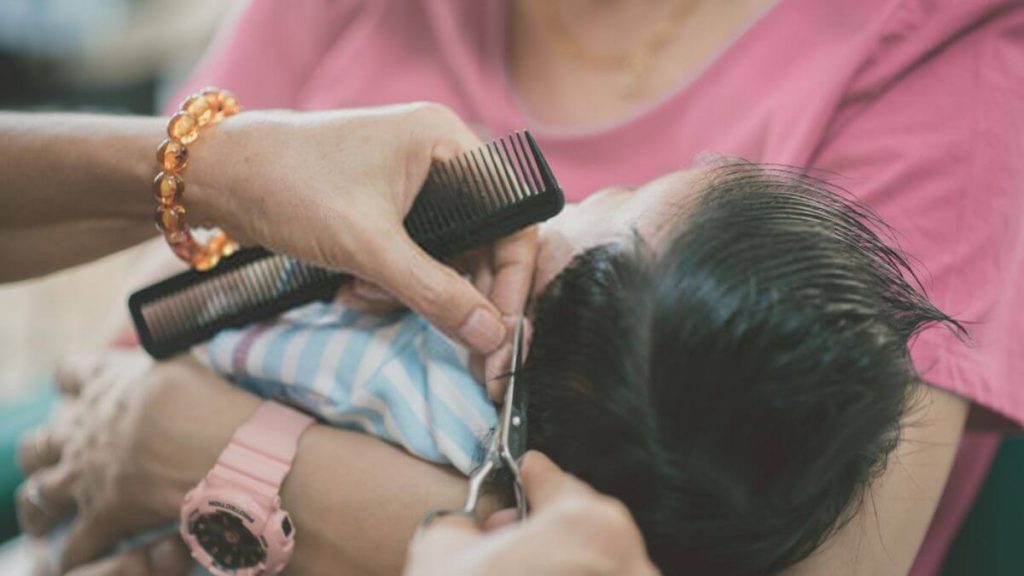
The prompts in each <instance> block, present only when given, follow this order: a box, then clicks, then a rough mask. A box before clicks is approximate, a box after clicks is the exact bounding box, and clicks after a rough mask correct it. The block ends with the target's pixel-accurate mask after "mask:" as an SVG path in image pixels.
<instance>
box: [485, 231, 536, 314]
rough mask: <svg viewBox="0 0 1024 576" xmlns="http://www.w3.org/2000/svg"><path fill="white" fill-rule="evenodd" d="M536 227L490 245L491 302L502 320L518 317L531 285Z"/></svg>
mask: <svg viewBox="0 0 1024 576" xmlns="http://www.w3.org/2000/svg"><path fill="white" fill-rule="evenodd" d="M537 238H538V227H537V226H536V225H534V226H530V227H529V228H524V229H523V230H520V231H519V232H516V233H515V234H512V235H511V236H507V237H505V238H502V239H501V240H498V241H497V242H495V244H494V264H493V266H494V280H493V284H492V287H491V293H490V297H491V301H492V302H494V305H495V306H497V307H498V310H500V311H501V313H502V315H504V316H519V315H521V314H522V313H523V309H524V308H525V307H526V300H527V297H528V295H529V293H530V287H531V285H532V284H533V271H534V265H535V264H536V262H537Z"/></svg>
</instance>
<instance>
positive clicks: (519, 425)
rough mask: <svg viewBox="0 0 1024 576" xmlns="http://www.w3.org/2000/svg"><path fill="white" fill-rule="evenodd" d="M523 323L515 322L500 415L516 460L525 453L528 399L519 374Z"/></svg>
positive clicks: (521, 320) (510, 451) (524, 385)
mask: <svg viewBox="0 0 1024 576" xmlns="http://www.w3.org/2000/svg"><path fill="white" fill-rule="evenodd" d="M523 324H524V320H523V318H522V317H520V318H519V323H518V324H516V333H515V341H514V342H513V344H512V365H511V375H510V376H509V379H508V390H506V393H505V406H503V407H502V416H503V417H505V418H507V420H506V421H505V430H506V431H507V436H506V444H507V446H508V450H509V454H510V455H511V456H512V458H513V459H516V460H518V459H519V457H521V456H522V455H523V454H525V453H526V430H527V429H526V424H527V422H526V405H527V402H528V401H529V388H528V386H527V385H526V382H525V381H524V380H523V378H522V376H521V374H520V369H521V368H522V357H523V356H522V355H523V337H524V335H523Z"/></svg>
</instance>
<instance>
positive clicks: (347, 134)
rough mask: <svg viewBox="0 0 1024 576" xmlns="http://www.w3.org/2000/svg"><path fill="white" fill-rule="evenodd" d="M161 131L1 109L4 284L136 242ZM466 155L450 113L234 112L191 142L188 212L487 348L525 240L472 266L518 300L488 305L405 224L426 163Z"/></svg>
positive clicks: (525, 252) (118, 121)
mask: <svg viewBox="0 0 1024 576" xmlns="http://www.w3.org/2000/svg"><path fill="white" fill-rule="evenodd" d="M160 132H161V129H160V121H159V120H154V119H144V118H117V117H110V116H92V117H90V116H76V115H45V116H38V115H33V114H4V115H0V143H2V144H0V158H3V161H2V162H3V163H2V164H0V169H2V170H3V176H4V178H3V184H2V185H0V214H2V216H0V246H2V248H0V263H2V264H3V266H0V269H2V270H3V271H4V272H2V273H0V274H3V275H4V276H0V279H16V278H22V277H26V276H29V275H32V274H39V273H43V272H47V271H50V270H53V269H55V268H58V267H62V266H67V265H71V264H74V263H78V262H82V261H86V260H89V259H92V258H95V257H97V256H100V255H102V254H105V253H108V252H111V251H114V250H117V249H119V248H123V247H125V246H128V245H131V244H132V243H135V242H138V241H140V240H142V239H143V238H145V237H147V236H148V234H147V232H146V229H147V228H148V227H149V226H150V224H149V223H150V222H152V217H151V216H150V214H152V210H153V207H154V206H155V203H156V201H155V200H154V199H153V198H152V195H151V194H150V193H149V192H148V191H149V190H150V187H151V185H150V181H151V178H152V176H151V173H153V172H155V165H156V162H155V160H154V157H153V154H152V151H153V150H154V149H155V148H154V147H155V146H156V144H157V143H158V142H160V140H161V136H160ZM477 145H479V142H478V141H477V139H476V138H475V136H473V134H472V133H471V132H470V131H469V129H468V128H467V127H466V126H465V125H464V124H463V123H462V121H461V120H460V119H459V118H458V117H457V116H456V115H455V114H454V113H452V112H451V111H450V110H448V109H447V108H445V107H443V106H439V105H435V104H405V105H395V106H387V107H381V108H366V109H349V110H336V111H327V112H306V113H299V112H281V111H252V112H243V113H242V114H239V115H237V116H234V117H232V118H229V119H228V120H226V121H224V122H223V123H222V124H221V125H218V126H213V127H208V128H205V129H204V130H203V133H202V134H201V136H200V139H199V140H198V141H197V142H195V143H193V144H192V145H190V146H189V153H190V160H189V164H188V166H187V168H186V170H185V184H186V190H185V193H184V204H185V206H186V209H187V210H188V211H189V221H190V222H191V223H193V224H196V223H198V224H215V225H217V226H220V227H222V228H224V229H226V230H227V231H228V232H229V233H230V234H231V235H232V236H233V237H235V238H236V239H238V240H239V241H240V242H242V243H253V244H260V245H262V246H265V247H267V248H269V249H271V250H274V251H276V252H280V253H284V254H289V255H292V256H295V257H297V258H300V259H302V260H305V261H308V262H311V263H314V264H318V265H321V266H324V267H327V268H332V269H336V270H342V271H346V272H350V273H352V274H354V275H356V276H358V277H360V278H363V279H365V280H368V281H370V282H372V283H375V284H378V285H380V286H382V287H383V288H385V289H386V290H388V291H389V292H391V293H393V294H394V295H395V296H396V297H397V298H398V299H399V300H401V301H402V302H403V303H405V304H406V305H408V306H409V307H410V308H412V309H414V310H416V311H417V312H419V313H421V314H422V315H423V316H425V317H426V318H427V319H429V320H430V321H431V322H432V323H433V324H435V325H436V326H437V327H438V328H440V329H441V330H443V331H445V332H446V333H447V334H449V335H450V336H451V337H453V338H456V339H458V340H460V341H461V342H463V343H465V344H466V345H468V346H469V347H470V348H472V349H474V350H475V351H477V352H480V353H489V352H491V351H493V350H494V349H495V348H497V347H498V345H500V344H501V343H502V342H503V340H504V336H505V333H506V329H505V327H504V325H503V322H502V319H501V316H502V314H503V313H504V314H514V313H516V312H517V311H518V310H521V309H522V306H523V303H524V302H525V299H526V298H525V296H526V292H527V291H528V289H529V283H530V278H531V277H530V275H529V274H528V273H524V272H525V271H531V270H532V269H533V253H534V250H533V249H532V247H533V246H534V245H535V242H536V235H535V234H532V233H525V232H524V233H520V234H517V235H514V236H512V237H509V238H508V239H505V240H503V241H499V242H498V243H496V244H495V245H494V246H493V247H492V248H490V249H489V250H487V251H486V255H485V256H484V257H483V258H482V259H484V260H486V261H487V262H485V266H492V267H493V268H494V269H495V270H496V272H495V287H493V288H491V290H490V294H489V296H490V297H491V298H494V299H495V301H498V300H499V298H497V297H496V295H498V294H505V295H508V294H512V295H513V296H514V297H513V298H505V299H504V300H505V302H506V303H505V304H503V305H502V306H501V307H500V308H499V306H497V305H496V304H495V303H494V302H492V301H491V300H489V299H488V297H487V296H485V295H484V294H482V293H481V292H479V291H478V290H476V289H475V288H474V287H473V285H472V284H471V283H470V282H469V281H468V280H466V279H465V278H463V277H462V276H461V275H460V274H459V273H458V272H456V271H455V270H453V269H452V268H450V267H448V266H445V265H443V264H441V263H439V262H437V261H436V260H434V259H433V258H431V257H430V256H429V255H428V254H427V253H426V252H424V251H423V250H422V249H420V248H419V247H418V246H417V245H416V244H415V243H414V242H413V241H412V240H411V239H410V238H409V235H408V234H407V233H406V231H405V229H404V227H403V225H402V222H403V220H404V218H405V215H406V213H407V212H408V211H409V209H410V207H411V206H412V203H413V200H414V199H415V197H416V194H418V192H419V190H420V188H421V186H422V183H423V181H424V180H425V179H426V176H427V172H428V170H429V169H430V166H431V165H432V163H434V162H436V161H443V160H446V159H448V158H451V157H453V156H456V155H458V154H460V153H462V152H463V151H465V150H468V149H470V148H473V147H475V146H477ZM510 261H511V265H509V262H510ZM498 286H501V287H502V288H501V289H500V290H499V289H498ZM509 303H510V304H509Z"/></svg>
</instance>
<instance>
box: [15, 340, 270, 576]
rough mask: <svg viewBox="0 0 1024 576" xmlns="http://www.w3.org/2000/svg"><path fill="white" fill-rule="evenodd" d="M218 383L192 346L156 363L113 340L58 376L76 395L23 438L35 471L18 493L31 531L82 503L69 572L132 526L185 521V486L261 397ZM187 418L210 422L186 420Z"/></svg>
mask: <svg viewBox="0 0 1024 576" xmlns="http://www.w3.org/2000/svg"><path fill="white" fill-rule="evenodd" d="M215 385H217V383H216V382H211V381H210V378H209V376H208V375H207V374H206V371H205V369H204V368H203V367H202V366H201V365H199V364H198V363H197V362H196V361H195V360H193V359H192V358H190V357H188V356H182V357H180V358H177V359H174V360H171V361H168V362H162V363H157V364H154V363H153V362H152V361H151V360H150V359H149V358H148V357H146V356H145V354H144V353H142V352H141V351H135V350H133V351H128V350H110V351H105V352H102V353H98V354H92V355H86V356H79V357H76V358H74V359H73V360H71V361H68V362H66V363H65V364H64V365H62V367H61V369H60V370H59V371H58V386H59V387H60V388H61V390H62V392H64V393H65V394H66V395H67V396H69V397H70V398H71V400H70V401H69V402H68V407H67V408H66V409H65V410H63V411H62V412H63V413H62V414H60V419H59V420H58V421H57V422H55V423H53V424H51V425H49V426H47V427H44V428H43V429H41V430H39V431H37V432H36V433H35V434H34V435H32V436H30V437H29V438H27V439H26V440H25V441H24V442H23V443H22V446H21V449H20V456H21V462H22V466H23V467H24V469H25V472H26V474H28V475H29V478H28V479H27V480H26V482H25V484H24V485H23V486H22V488H21V489H20V490H19V494H18V499H17V505H18V512H19V519H20V521H21V524H22V527H23V529H24V530H25V532H26V533H28V534H30V535H42V534H45V533H47V532H49V531H50V530H51V529H52V528H53V527H55V526H56V525H57V524H58V523H59V522H61V521H63V520H64V519H66V518H68V517H70V516H71V514H72V513H74V520H73V521H72V524H71V530H70V534H69V536H68V539H67V541H66V544H65V548H64V550H63V554H62V559H61V573H64V572H66V571H68V570H71V569H73V568H76V567H79V566H82V565H84V564H86V563H87V562H90V561H92V560H94V559H95V558H98V557H100V556H103V555H104V554H106V553H107V552H109V551H111V550H112V549H113V547H114V546H115V545H116V544H117V543H119V542H120V541H122V540H123V539H124V538H126V537H128V536H131V535H133V534H136V533H139V532H142V531H144V530H146V529H149V528H153V527H157V526H161V525H164V524H166V523H169V522H174V521H177V519H178V514H179V510H180V506H181V501H182V499H183V498H184V496H185V493H186V492H187V491H188V490H189V489H190V488H191V487H192V486H194V485H195V483H196V482H198V481H199V479H200V478H202V477H203V475H204V474H206V472H207V471H209V469H210V467H211V466H213V463H214V462H215V461H216V459H217V454H218V453H219V451H220V450H221V449H222V448H223V447H224V446H225V445H226V444H227V442H228V439H229V438H230V436H231V433H232V432H233V430H234V427H236V426H237V423H240V422H242V421H244V420H245V419H246V418H248V415H249V414H251V413H252V411H254V410H255V409H256V407H257V406H258V404H259V400H258V399H257V398H255V397H253V396H251V395H249V394H246V393H244V392H242V391H240V390H237V389H234V388H232V387H231V386H229V385H228V384H226V383H223V384H222V385H223V387H224V389H225V390H226V391H227V393H225V394H216V395H211V394H210V393H209V390H208V389H209V388H210V387H211V386H215ZM183 418H195V419H196V420H195V421H200V422H206V423H205V424H204V425H203V426H194V425H193V426H182V425H181V423H182V419H183ZM210 422H214V423H210ZM219 422H224V423H226V425H225V426H221V425H220V424H219ZM146 550H149V549H146ZM144 556H146V557H148V552H146V554H145V555H144V554H143V552H142V551H136V552H130V553H124V554H122V555H121V556H119V557H118V558H119V559H118V560H116V561H115V560H109V561H104V562H102V563H100V564H98V566H100V567H103V566H107V567H117V566H119V565H120V563H127V564H126V565H133V563H138V562H140V561H141V560H144V559H146V558H144ZM147 561H149V560H147ZM89 569H90V570H92V569H97V570H98V569H99V568H95V566H92V565H90V567H89ZM111 569H113V568H111ZM85 573H86V574H91V572H85ZM102 573H103V572H98V574H102ZM131 573H134V572H131ZM154 573H155V574H162V573H161V572H154Z"/></svg>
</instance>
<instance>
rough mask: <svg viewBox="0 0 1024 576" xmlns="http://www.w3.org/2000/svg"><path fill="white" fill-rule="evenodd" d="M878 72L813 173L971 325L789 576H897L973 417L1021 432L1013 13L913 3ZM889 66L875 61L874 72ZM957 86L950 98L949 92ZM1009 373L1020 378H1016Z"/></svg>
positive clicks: (941, 353) (920, 349)
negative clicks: (844, 192)
mask: <svg viewBox="0 0 1024 576" xmlns="http://www.w3.org/2000/svg"><path fill="white" fill-rule="evenodd" d="M906 7H907V8H908V9H909V12H907V13H905V14H904V15H903V16H907V17H910V18H911V19H912V21H913V22H914V24H913V26H907V21H905V20H901V19H894V20H893V23H894V26H895V27H896V29H895V30H892V31H891V32H892V34H891V35H888V36H885V35H883V37H884V38H885V40H884V48H883V49H882V52H881V55H880V57H879V58H878V59H877V61H876V62H874V63H873V64H874V65H867V66H865V67H864V68H863V69H862V70H861V71H860V73H859V74H858V75H857V76H855V77H854V78H853V79H852V80H851V82H850V87H849V94H850V96H849V98H848V102H844V103H843V106H842V107H841V109H840V111H839V113H838V117H837V118H836V119H835V121H834V122H833V124H834V127H833V128H832V129H830V131H829V133H827V134H826V135H825V137H824V140H823V142H822V144H821V146H820V149H819V150H818V151H817V152H816V154H815V156H814V157H813V158H812V163H813V164H814V165H815V166H818V167H821V168H824V169H826V170H829V171H831V172H834V173H839V174H843V175H844V176H848V177H850V178H851V180H850V181H851V182H855V184H851V186H854V188H853V189H854V190H855V191H856V192H857V194H858V195H859V196H861V197H862V199H863V200H865V201H866V202H868V203H869V204H870V205H871V206H872V207H873V208H874V209H875V210H876V211H877V212H878V213H879V214H880V215H881V216H882V217H883V219H884V220H885V221H887V222H888V223H889V224H890V225H892V226H893V228H895V230H896V233H897V241H898V244H899V245H900V247H901V248H902V249H903V250H904V251H905V252H906V253H907V254H909V255H910V256H911V257H912V258H914V260H915V263H916V268H917V272H918V275H919V277H920V278H921V280H922V283H923V284H924V288H925V289H926V291H927V295H928V297H929V299H930V300H931V301H932V302H933V303H934V304H935V305H936V306H937V307H938V308H939V309H941V310H943V311H944V312H946V313H948V314H950V315H952V316H953V317H954V318H956V319H958V320H960V321H962V322H964V323H965V325H966V327H967V329H968V330H969V331H970V336H971V338H970V342H963V341H961V340H959V339H958V338H957V335H956V334H955V333H953V332H951V331H949V330H947V329H946V328H945V327H942V326H939V327H933V328H930V329H928V330H926V331H925V332H924V333H922V334H921V335H920V337H919V338H917V340H916V342H915V343H914V345H913V348H912V351H913V356H914V363H915V366H917V367H918V369H919V370H920V371H921V372H922V375H923V378H924V380H926V381H928V382H930V383H931V384H932V385H931V386H925V387H924V392H923V393H922V394H921V397H920V400H919V402H918V403H917V406H918V409H917V410H916V411H914V412H912V413H911V414H910V415H909V418H908V420H907V422H905V426H904V437H903V440H902V441H901V442H900V444H899V446H898V448H897V450H896V453H895V454H894V455H893V457H892V458H891V459H890V462H889V467H888V469H887V470H886V472H885V473H884V475H883V476H882V478H881V479H880V480H879V481H878V482H876V483H875V484H874V486H872V488H871V489H870V490H869V492H868V494H867V498H866V500H865V502H864V504H863V506H862V507H861V508H860V510H858V511H857V513H856V516H854V519H853V521H852V522H851V523H850V524H849V525H848V526H847V527H846V528H844V529H843V530H841V531H840V532H839V533H838V534H836V536H835V537H834V538H833V539H832V541H831V542H829V543H827V544H826V546H825V547H824V548H823V549H822V550H821V552H819V553H818V554H817V555H816V556H813V557H812V558H810V559H808V561H806V562H805V563H803V564H801V566H800V567H798V569H797V570H795V573H799V574H825V573H828V574H881V575H887V574H893V575H896V574H899V575H902V574H906V573H907V572H908V571H909V569H910V567H911V565H912V563H913V561H914V558H915V557H916V556H917V554H918V551H919V548H920V546H921V543H922V541H923V539H924V537H925V534H926V531H927V529H928V524H929V520H930V518H931V516H932V514H933V512H934V510H935V508H936V505H937V503H938V501H939V496H940V494H941V491H942V489H943V486H944V485H945V482H946V478H947V477H948V475H949V471H950V469H951V465H952V460H953V457H954V455H955V453H956V450H957V448H958V445H959V437H960V434H961V433H962V431H963V428H964V421H965V418H966V416H965V415H966V413H967V411H968V406H969V405H970V404H973V405H974V407H973V409H974V410H978V411H982V410H989V411H991V412H994V413H997V414H1001V415H1003V416H1004V417H1006V418H1008V419H1010V420H1012V421H1014V422H1016V423H1017V424H1018V425H1020V424H1021V423H1022V422H1024V410H1022V407H1024V403H1022V402H1021V400H1020V399H1021V398H1022V397H1021V395H1020V393H1019V387H1016V386H1014V383H1015V381H1016V379H1017V378H1018V376H1017V373H1018V372H1019V371H1018V370H1015V369H1014V367H1015V365H1017V364H1019V362H1018V360H1019V357H1020V355H1019V354H1014V353H1013V352H1012V351H1011V350H1012V347H1013V346H1018V345H1019V344H1018V343H1017V342H1016V340H1015V339H1014V338H1013V336H1012V335H1013V334H1014V333H1015V332H1014V331H1013V330H1015V328H1014V325H1013V324H1012V322H1013V320H1012V319H1013V318H1015V317H1016V316H1015V311H1016V310H1017V309H1019V303H1020V302H1024V298H1021V296H1022V294H1024V293H1022V292H1021V290H1020V284H1019V283H1014V282H1013V281H1012V278H1013V277H1014V276H1015V275H1019V274H1020V272H1021V270H1022V269H1024V268H1022V261H1021V259H1020V251H1019V247H1020V246H1022V245H1024V244H1022V243H1021V242H1022V241H1024V195H1021V194H1020V182H1021V180H1022V178H1024V163H1021V161H1020V158H1021V155H1020V151H1021V150H1024V133H1022V132H1021V131H1020V129H1019V126H1020V124H1021V120H1022V119H1024V99H1021V98H1020V86H1024V43H1022V42H1021V41H1020V40H1021V33H1020V30H1022V28H1021V25H1022V23H1024V7H1022V6H1021V5H1020V3H1014V2H1003V1H999V0H993V1H990V2H976V3H969V4H968V3H962V2H938V3H907V4H906ZM882 56H884V57H882ZM951 86H955V87H956V88H955V89H950V87H951ZM1015 363H1016V364H1015Z"/></svg>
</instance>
